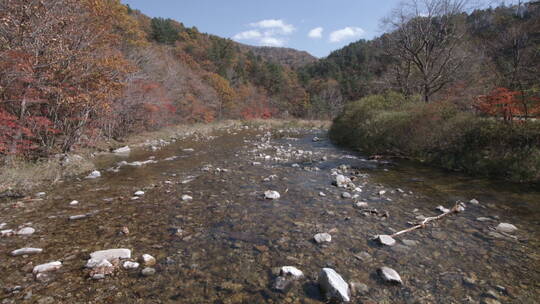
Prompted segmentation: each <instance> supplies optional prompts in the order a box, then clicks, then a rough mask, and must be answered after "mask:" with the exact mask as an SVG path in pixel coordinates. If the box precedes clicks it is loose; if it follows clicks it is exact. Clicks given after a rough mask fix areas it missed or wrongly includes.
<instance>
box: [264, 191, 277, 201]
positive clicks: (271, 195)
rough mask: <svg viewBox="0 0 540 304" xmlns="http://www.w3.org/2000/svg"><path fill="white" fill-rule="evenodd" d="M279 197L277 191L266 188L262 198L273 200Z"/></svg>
mask: <svg viewBox="0 0 540 304" xmlns="http://www.w3.org/2000/svg"><path fill="white" fill-rule="evenodd" d="M280 197H281V196H280V195H279V192H277V191H274V190H268V191H265V192H264V198H266V199H271V200H275V199H279V198H280Z"/></svg>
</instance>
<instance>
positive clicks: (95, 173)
mask: <svg viewBox="0 0 540 304" xmlns="http://www.w3.org/2000/svg"><path fill="white" fill-rule="evenodd" d="M98 177H101V172H99V171H98V170H94V171H92V172H91V173H90V174H88V176H86V178H87V179H95V178H98Z"/></svg>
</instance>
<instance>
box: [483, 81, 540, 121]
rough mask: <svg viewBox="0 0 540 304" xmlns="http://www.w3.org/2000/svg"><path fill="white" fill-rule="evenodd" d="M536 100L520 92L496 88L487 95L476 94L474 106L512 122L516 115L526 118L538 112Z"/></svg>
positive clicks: (538, 106) (539, 112)
mask: <svg viewBox="0 0 540 304" xmlns="http://www.w3.org/2000/svg"><path fill="white" fill-rule="evenodd" d="M538 101H539V99H538V98H536V97H527V96H524V95H523V94H522V93H521V92H517V91H510V90H509V89H507V88H496V89H495V90H493V91H492V92H491V93H490V94H489V95H482V96H478V97H477V98H476V102H475V104H474V106H475V108H476V109H477V110H479V111H480V112H482V113H484V114H487V115H490V116H495V117H501V118H502V119H503V120H504V121H506V122H512V121H513V120H514V119H515V118H516V117H525V118H527V117H529V116H535V115H538V114H540V103H539V102H538Z"/></svg>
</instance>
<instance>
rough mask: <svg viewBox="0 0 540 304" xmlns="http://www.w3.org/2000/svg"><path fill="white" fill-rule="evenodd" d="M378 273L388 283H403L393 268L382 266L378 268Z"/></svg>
mask: <svg viewBox="0 0 540 304" xmlns="http://www.w3.org/2000/svg"><path fill="white" fill-rule="evenodd" d="M378 272H379V275H380V276H381V278H382V279H383V280H385V281H386V282H389V283H396V284H403V281H402V280H401V277H400V276H399V274H398V273H397V271H395V270H394V269H392V268H390V267H386V266H383V267H381V268H379V269H378Z"/></svg>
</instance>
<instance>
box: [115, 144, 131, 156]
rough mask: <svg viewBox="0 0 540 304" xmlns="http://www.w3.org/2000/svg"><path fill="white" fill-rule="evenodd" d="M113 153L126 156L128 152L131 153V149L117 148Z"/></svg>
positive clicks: (127, 147) (126, 147)
mask: <svg viewBox="0 0 540 304" xmlns="http://www.w3.org/2000/svg"><path fill="white" fill-rule="evenodd" d="M113 152H114V153H117V154H128V153H129V152H131V148H130V147H129V146H125V147H121V148H118V149H116V150H114V151H113Z"/></svg>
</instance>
